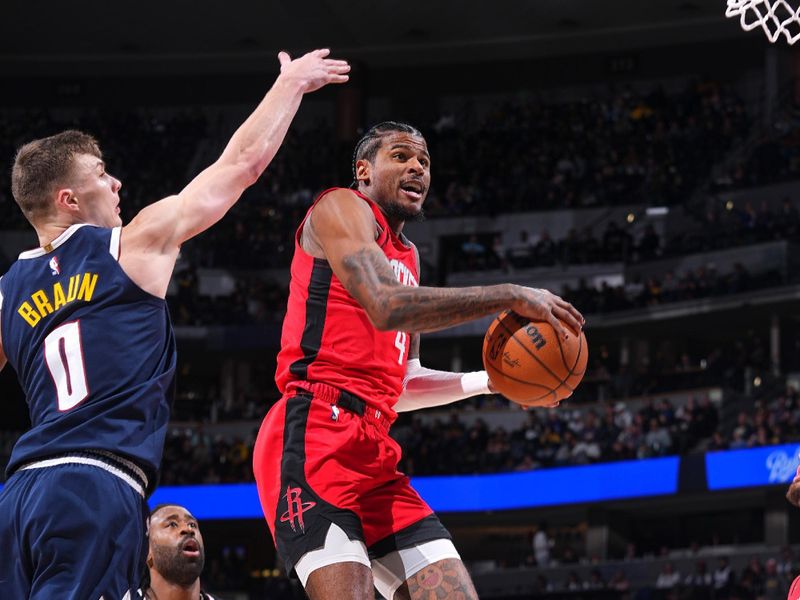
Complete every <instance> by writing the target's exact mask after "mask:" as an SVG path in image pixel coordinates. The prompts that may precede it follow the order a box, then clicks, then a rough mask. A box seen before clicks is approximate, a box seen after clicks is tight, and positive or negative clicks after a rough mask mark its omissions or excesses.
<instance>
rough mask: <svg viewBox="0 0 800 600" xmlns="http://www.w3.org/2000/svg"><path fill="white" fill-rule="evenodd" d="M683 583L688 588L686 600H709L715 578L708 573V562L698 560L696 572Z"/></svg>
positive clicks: (695, 567)
mask: <svg viewBox="0 0 800 600" xmlns="http://www.w3.org/2000/svg"><path fill="white" fill-rule="evenodd" d="M683 583H684V586H686V588H687V593H686V595H685V596H684V597H685V598H686V600H709V599H710V598H711V590H712V589H713V587H714V577H713V575H712V574H711V573H710V572H709V571H708V567H707V566H706V561H704V560H702V559H701V560H698V561H697V562H696V563H695V566H694V572H693V573H690V574H689V575H687V576H686V579H685V580H684V582H683Z"/></svg>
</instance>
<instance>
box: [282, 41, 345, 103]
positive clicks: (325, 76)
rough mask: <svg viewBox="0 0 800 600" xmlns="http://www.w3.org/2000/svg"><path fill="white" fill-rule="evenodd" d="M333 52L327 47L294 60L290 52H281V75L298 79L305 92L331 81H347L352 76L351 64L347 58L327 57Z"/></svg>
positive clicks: (315, 89) (314, 89) (313, 90)
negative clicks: (350, 74)
mask: <svg viewBox="0 0 800 600" xmlns="http://www.w3.org/2000/svg"><path fill="white" fill-rule="evenodd" d="M330 53H331V51H330V50H328V49H327V48H325V49H322V50H312V51H311V52H309V53H308V54H304V55H303V56H301V57H300V58H296V59H294V60H292V58H291V57H290V56H289V53H288V52H279V53H278V60H279V61H280V63H281V77H282V78H284V79H290V80H294V81H297V82H298V83H299V84H300V86H301V90H302V91H303V93H304V94H308V93H309V92H315V91H317V90H318V89H320V88H321V87H324V86H326V85H328V84H329V83H346V82H347V80H348V79H350V77H349V76H348V75H347V74H348V73H349V72H350V65H349V64H347V61H346V60H336V59H333V58H327V56H328V55H329V54H330Z"/></svg>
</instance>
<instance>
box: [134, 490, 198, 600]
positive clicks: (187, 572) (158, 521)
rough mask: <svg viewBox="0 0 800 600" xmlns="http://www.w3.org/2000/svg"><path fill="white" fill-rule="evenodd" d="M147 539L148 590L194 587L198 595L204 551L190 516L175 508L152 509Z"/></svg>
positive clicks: (195, 521)
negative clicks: (159, 587)
mask: <svg viewBox="0 0 800 600" xmlns="http://www.w3.org/2000/svg"><path fill="white" fill-rule="evenodd" d="M147 539H148V550H147V568H148V570H149V571H150V587H153V588H155V587H157V586H159V585H162V586H163V585H171V586H179V587H183V588H189V587H191V586H193V585H197V587H198V592H199V587H200V582H199V579H200V573H202V572H203V565H204V564H205V547H204V546H203V536H202V534H201V533H200V526H199V525H198V523H197V519H195V518H194V517H193V516H192V513H190V512H189V511H188V510H186V509H185V508H184V507H182V506H178V505H176V504H161V505H159V506H156V507H155V508H154V509H153V511H152V512H151V513H150V517H149V519H148V521H147ZM145 591H146V590H145Z"/></svg>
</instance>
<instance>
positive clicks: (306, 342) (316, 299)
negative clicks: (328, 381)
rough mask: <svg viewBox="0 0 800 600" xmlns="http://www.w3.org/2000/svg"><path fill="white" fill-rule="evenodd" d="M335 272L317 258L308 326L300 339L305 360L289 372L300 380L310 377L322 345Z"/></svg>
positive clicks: (315, 260)
mask: <svg viewBox="0 0 800 600" xmlns="http://www.w3.org/2000/svg"><path fill="white" fill-rule="evenodd" d="M332 276H333V270H332V269H331V267H330V265H329V264H328V261H326V260H325V259H324V258H315V259H314V266H313V267H312V269H311V280H310V281H309V282H308V299H307V300H306V325H305V327H304V328H303V336H302V337H301V338H300V349H301V350H302V351H303V358H300V359H298V360H296V361H294V362H293V363H292V364H291V365H290V366H289V372H290V373H291V374H292V375H295V376H296V377H299V378H300V379H306V378H307V377H308V366H309V365H310V364H311V363H312V362H314V360H315V359H316V358H317V354H318V353H319V347H320V344H321V343H322V331H323V329H324V328H325V316H326V314H327V312H328V292H329V291H330V289H331V277H332Z"/></svg>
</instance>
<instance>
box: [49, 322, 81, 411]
mask: <svg viewBox="0 0 800 600" xmlns="http://www.w3.org/2000/svg"><path fill="white" fill-rule="evenodd" d="M44 360H45V362H46V363H47V368H48V369H49V370H50V375H51V376H52V377H53V383H55V385H56V395H57V397H58V410H60V411H62V412H63V411H65V410H69V409H71V408H75V406H77V405H78V404H80V403H81V402H82V401H83V400H85V399H86V397H87V396H88V395H89V386H88V385H87V384H86V369H85V367H84V364H83V350H82V349H81V327H80V321H73V322H72V323H65V324H64V325H61V326H60V327H56V328H55V329H54V330H53V331H51V332H50V334H49V335H48V336H47V337H46V338H45V339H44Z"/></svg>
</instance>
